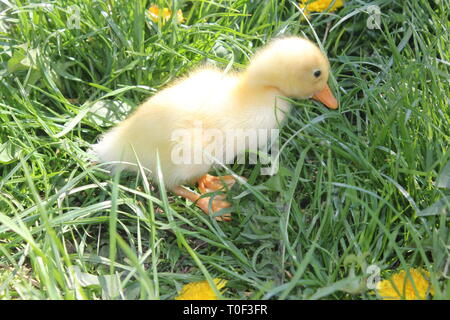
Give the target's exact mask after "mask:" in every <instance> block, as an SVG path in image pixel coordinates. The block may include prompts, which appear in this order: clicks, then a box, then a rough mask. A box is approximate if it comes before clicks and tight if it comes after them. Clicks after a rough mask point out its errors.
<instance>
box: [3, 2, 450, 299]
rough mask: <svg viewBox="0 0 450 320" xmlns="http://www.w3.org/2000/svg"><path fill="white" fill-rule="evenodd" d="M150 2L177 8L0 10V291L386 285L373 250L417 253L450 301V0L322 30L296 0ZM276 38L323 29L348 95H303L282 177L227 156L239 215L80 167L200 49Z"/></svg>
mask: <svg viewBox="0 0 450 320" xmlns="http://www.w3.org/2000/svg"><path fill="white" fill-rule="evenodd" d="M155 2H157V3H158V4H159V5H160V6H161V7H164V6H166V7H167V6H168V7H170V8H172V11H175V10H176V9H178V8H181V9H182V10H183V13H184V16H185V18H186V21H185V22H184V23H182V24H181V25H180V24H177V23H176V21H175V20H174V19H173V20H171V21H169V22H168V23H166V24H164V25H163V24H161V23H160V24H159V25H158V24H155V23H152V22H151V21H150V20H149V19H148V18H147V17H146V16H145V10H146V8H148V7H149V6H150V2H149V1H142V2H139V1H125V0H116V1H115V0H110V1H93V0H91V1H90V0H88V1H81V0H80V1H76V0H75V1H63V0H53V1H48V2H46V4H45V5H44V4H43V3H42V2H41V1H35V2H34V1H33V2H30V1H19V0H10V1H9V2H8V1H4V2H3V3H2V4H0V8H1V12H2V15H1V16H0V19H1V20H0V32H1V33H0V59H1V63H2V68H1V69H0V78H1V81H0V297H1V298H3V299H11V298H12V299H81V298H83V299H153V298H156V299H173V298H174V297H175V296H176V294H177V291H179V290H180V288H181V287H182V286H183V285H184V284H186V283H188V282H190V281H198V280H204V279H208V280H209V281H211V279H212V278H214V277H220V278H223V279H227V280H228V284H227V291H226V292H225V293H224V294H223V296H224V298H235V299H377V296H376V295H374V294H372V293H371V290H369V289H367V288H366V286H365V283H366V278H367V277H368V276H370V275H372V274H371V273H367V272H366V268H367V267H368V266H369V265H372V264H374V265H376V266H377V267H379V268H380V270H381V277H382V278H386V276H387V275H389V274H390V273H392V272H395V271H397V270H401V269H408V268H409V267H423V268H424V269H426V270H428V271H429V272H430V274H431V277H430V278H431V279H430V280H431V282H432V284H433V287H434V289H435V296H434V297H435V298H437V299H448V298H450V280H449V278H448V276H449V273H448V268H449V263H450V251H449V244H450V233H449V229H448V227H449V216H450V215H449V206H450V205H449V203H450V189H449V188H450V182H449V181H450V164H449V161H450V152H449V149H448V146H449V136H450V130H449V129H450V125H449V123H450V112H449V98H448V97H449V96H450V90H449V86H448V79H449V65H450V52H449V47H448V43H450V39H449V33H448V29H449V24H448V21H449V18H450V17H449V11H450V7H449V4H448V2H447V1H426V0H418V1H391V0H378V1H374V2H373V3H372V4H376V5H378V6H379V7H380V9H381V13H382V17H381V29H373V30H370V29H368V28H367V26H366V21H367V19H368V17H369V16H368V14H367V13H365V12H364V11H359V12H357V11H355V10H359V9H361V8H363V6H364V5H366V3H365V2H364V1H359V0H349V1H346V6H345V7H344V8H342V9H340V10H339V11H337V12H334V13H323V14H313V15H311V16H310V23H311V25H309V24H308V23H307V21H306V20H305V19H304V18H302V15H301V13H300V12H299V10H298V9H297V8H296V6H295V2H292V1H282V0H281V1H275V0H273V1H271V0H267V1H263V0H261V1H244V0H238V1H225V0H223V1H220V0H216V1H206V0H205V1H200V0H197V1H176V2H175V1H174V2H173V4H170V3H168V2H167V3H166V1H155ZM138 3H140V4H138ZM71 5H77V6H78V8H79V12H80V17H81V19H80V28H79V29H76V28H75V29H69V28H68V25H67V21H68V19H69V16H70V12H69V8H70V6H71ZM172 5H173V7H172ZM284 34H294V35H305V36H307V37H309V38H311V39H315V36H316V35H317V37H318V39H319V40H320V41H321V43H322V45H323V47H324V49H325V50H326V52H327V54H328V56H329V57H330V62H331V65H332V72H333V75H332V79H331V86H332V88H333V90H334V92H335V93H336V95H337V97H338V99H339V100H340V109H339V110H338V111H330V110H328V109H326V108H324V107H323V106H321V105H320V104H318V103H315V102H312V101H293V103H294V108H293V112H292V113H291V114H290V116H289V120H288V121H287V123H286V125H285V126H284V127H283V128H282V131H281V144H284V149H283V152H282V153H281V158H280V170H279V172H278V174H276V175H275V176H273V177H268V176H262V175H260V166H259V165H233V166H231V167H230V169H231V170H233V171H235V172H236V173H238V174H240V175H244V176H246V177H248V178H249V181H248V182H249V185H250V186H251V188H249V187H245V186H236V187H233V189H232V190H231V194H232V200H231V201H232V203H233V205H234V212H233V221H232V222H231V223H220V222H216V221H215V220H214V219H211V218H210V217H208V216H206V215H204V214H203V213H202V212H201V211H200V210H199V209H198V208H196V207H195V206H193V205H192V204H190V203H186V201H184V200H182V199H180V198H177V197H174V196H173V195H172V194H170V193H165V191H164V190H163V189H162V188H161V187H160V186H158V185H155V184H154V183H152V181H148V180H147V178H146V176H145V174H142V173H140V174H137V175H134V174H131V175H121V176H110V175H108V174H106V173H105V171H104V170H102V169H101V167H100V166H89V162H88V160H87V155H86V150H87V148H88V147H89V145H90V144H91V143H93V142H95V141H96V139H97V138H98V137H99V135H100V134H102V133H104V132H105V131H106V130H107V129H108V128H109V127H111V126H112V125H114V123H116V122H117V121H119V120H120V119H123V118H124V117H126V115H127V112H129V109H130V108H135V107H136V106H138V105H139V103H140V102H141V101H142V100H143V99H145V98H146V97H147V96H149V95H152V94H153V93H154V92H155V91H156V90H158V89H160V88H162V87H163V86H164V85H166V84H167V83H168V82H170V81H171V80H173V79H175V78H176V77H178V76H180V75H183V74H184V73H185V72H187V71H188V70H189V69H190V68H193V67H195V66H197V65H199V64H200V63H202V62H205V61H207V60H208V61H210V62H214V63H216V64H217V65H218V66H220V67H223V68H226V67H228V68H231V67H232V68H236V69H239V68H242V67H243V66H244V65H245V64H246V63H247V62H248V59H249V56H251V54H252V52H253V51H254V50H255V49H256V48H257V47H260V46H261V45H263V44H264V43H266V42H267V41H268V40H270V39H271V38H273V37H276V36H280V35H284ZM118 102H120V103H122V104H121V105H120V104H119V103H118ZM102 104H104V105H107V106H109V108H110V111H111V114H110V115H109V116H107V117H101V116H98V115H97V116H95V115H94V114H93V111H95V110H96V109H97V108H98V107H99V106H102ZM430 207H431V208H430ZM427 208H429V209H427Z"/></svg>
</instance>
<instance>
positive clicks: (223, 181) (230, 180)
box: [197, 174, 246, 221]
mask: <svg viewBox="0 0 450 320" xmlns="http://www.w3.org/2000/svg"><path fill="white" fill-rule="evenodd" d="M242 179H244V180H246V179H245V178H242ZM197 183H198V189H199V190H200V193H201V194H206V193H210V192H215V191H219V190H223V189H224V188H225V187H227V188H231V187H232V186H233V185H234V184H235V183H236V178H235V177H233V176H221V177H216V176H212V175H210V174H205V175H204V176H203V177H201V178H200V179H198V181H197ZM210 198H211V197H207V198H201V199H200V200H199V201H198V202H197V205H198V206H199V207H200V208H202V210H203V211H204V212H205V213H206V214H208V213H209V208H208V205H209V201H210ZM224 199H225V195H216V196H215V197H214V198H213V199H212V204H211V209H212V212H213V213H216V212H217V211H219V210H221V209H223V208H229V207H230V206H231V204H230V203H229V202H227V201H224ZM216 220H218V221H222V220H223V221H231V214H230V213H225V214H223V215H222V216H220V217H216Z"/></svg>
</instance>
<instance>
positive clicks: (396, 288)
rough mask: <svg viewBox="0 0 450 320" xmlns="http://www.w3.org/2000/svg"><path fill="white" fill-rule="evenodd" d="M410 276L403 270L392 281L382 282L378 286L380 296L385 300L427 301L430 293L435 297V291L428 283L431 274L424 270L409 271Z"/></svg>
mask: <svg viewBox="0 0 450 320" xmlns="http://www.w3.org/2000/svg"><path fill="white" fill-rule="evenodd" d="M409 274H410V277H408V274H407V272H406V271H405V270H402V271H400V272H398V273H396V274H394V275H393V276H392V277H391V278H390V279H388V280H383V281H380V282H379V283H378V285H377V292H378V294H379V295H380V296H381V298H382V299H383V300H402V299H404V300H425V299H426V298H427V294H428V293H430V294H432V295H434V290H433V288H432V287H431V283H430V282H429V281H428V279H429V278H430V273H429V272H427V271H425V270H422V269H409ZM411 279H412V282H411ZM413 283H414V285H413ZM414 288H415V289H414Z"/></svg>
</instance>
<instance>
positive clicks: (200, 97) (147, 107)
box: [92, 37, 338, 220]
mask: <svg viewBox="0 0 450 320" xmlns="http://www.w3.org/2000/svg"><path fill="white" fill-rule="evenodd" d="M329 68H330V66H329V62H328V60H327V58H326V57H325V56H324V54H323V53H322V52H321V51H320V49H319V48H318V47H317V46H316V45H315V44H314V43H312V42H311V41H309V40H306V39H303V38H299V37H288V38H281V39H276V40H274V41H272V42H271V43H269V44H268V45H267V46H266V47H264V48H262V49H261V50H259V51H258V52H257V53H256V54H255V56H254V57H253V58H252V59H251V61H250V64H249V66H248V67H247V69H246V70H245V71H243V72H239V73H228V74H224V73H223V71H221V70H219V69H216V68H213V67H203V68H200V69H197V70H195V71H194V72H192V73H191V74H190V75H189V76H187V77H185V78H182V79H180V80H178V81H175V82H174V83H173V84H172V85H171V86H169V87H167V88H165V89H164V90H162V91H160V92H158V93H157V94H155V95H154V96H153V97H151V98H149V99H148V100H147V101H145V102H144V103H143V104H141V105H140V106H139V107H138V108H137V109H136V111H135V112H134V113H133V114H131V115H130V116H129V117H128V118H127V119H126V120H124V121H122V122H121V123H120V124H119V125H117V126H116V127H114V128H112V129H111V130H110V131H109V132H107V133H106V134H104V135H103V136H102V137H101V139H100V141H99V142H98V143H97V144H95V145H93V146H92V151H93V153H94V154H95V155H96V157H97V159H98V161H100V162H110V161H122V162H123V164H120V166H122V168H125V169H128V170H137V166H136V163H137V159H138V160H139V162H140V163H141V164H142V166H144V167H146V168H148V169H149V170H150V171H151V172H152V173H153V177H154V178H156V174H154V173H156V162H157V157H158V156H159V159H160V164H161V172H162V177H163V181H164V184H165V186H166V188H167V189H168V190H170V191H172V192H173V193H175V194H176V195H179V196H182V197H185V198H187V199H189V200H191V201H193V202H196V204H197V206H199V207H200V208H201V209H202V210H203V211H204V212H205V213H209V210H208V205H209V201H210V200H211V201H212V202H211V208H212V211H213V212H216V211H218V210H220V209H222V208H227V207H229V206H230V204H229V203H228V202H226V201H224V200H223V197H222V198H218V197H215V198H214V199H210V198H209V197H204V198H201V199H200V195H199V194H197V193H195V192H193V191H190V190H188V189H186V188H184V187H183V186H182V185H184V184H192V183H195V182H196V181H197V182H198V185H199V190H200V192H201V193H202V194H204V193H208V192H212V191H216V190H220V189H222V188H223V187H224V186H225V185H224V184H227V185H228V186H231V185H232V184H233V183H234V182H235V181H236V180H235V178H234V177H233V176H224V177H215V176H212V175H209V174H208V171H210V169H211V167H212V166H213V165H214V161H213V160H210V161H208V160H205V158H204V157H203V156H202V153H204V151H205V148H206V147H207V146H208V147H210V146H211V145H212V148H208V150H213V152H212V153H211V154H212V155H213V156H214V157H215V158H216V159H217V158H219V159H225V160H227V163H230V162H229V160H230V159H234V158H235V157H236V156H239V155H242V154H243V153H244V152H245V146H244V147H242V146H241V147H233V148H232V149H231V152H230V150H227V154H226V155H224V154H221V153H225V148H224V147H223V144H222V143H223V141H218V140H217V141H214V140H213V141H212V142H211V138H210V137H207V135H202V134H199V128H201V130H215V131H214V132H224V131H226V130H238V129H245V130H260V129H265V130H270V129H275V128H277V127H278V124H279V122H280V121H282V120H283V118H284V117H285V114H286V113H287V112H289V109H290V105H289V103H288V102H287V101H286V100H285V99H282V97H291V98H297V99H307V98H313V99H316V100H318V101H321V102H322V103H324V104H325V105H326V106H327V107H329V108H331V109H336V108H337V107H338V102H337V100H336V99H335V98H334V96H333V94H332V93H331V90H330V88H329V86H328V84H327V81H328V75H329ZM201 130H200V131H201ZM201 132H203V131H201ZM183 135H188V136H189V137H190V138H189V139H185V140H184V142H183V143H181V145H182V146H184V147H190V148H188V149H187V150H189V151H187V152H185V154H184V156H186V155H189V156H191V157H187V158H183V159H191V161H179V157H178V156H179V152H178V151H176V150H175V149H177V148H178V147H179V146H180V142H179V140H180V137H181V139H182V138H183ZM182 140H183V139H182ZM186 141H187V142H186ZM264 143H267V141H262V142H259V143H258V147H261V146H262V145H263V144H264ZM177 150H179V149H177ZM183 150H186V149H183ZM199 154H200V157H197V156H198V155H199ZM192 156H193V158H196V157H197V160H198V159H201V160H202V161H192ZM175 158H177V161H175V160H174V159H175ZM209 159H211V158H209ZM116 166H117V165H116ZM217 218H218V220H221V219H223V220H229V219H230V218H229V215H224V216H222V218H221V217H217Z"/></svg>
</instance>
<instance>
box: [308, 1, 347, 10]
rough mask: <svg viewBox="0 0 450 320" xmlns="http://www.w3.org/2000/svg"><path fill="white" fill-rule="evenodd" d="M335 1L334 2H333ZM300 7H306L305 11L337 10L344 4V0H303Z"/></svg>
mask: <svg viewBox="0 0 450 320" xmlns="http://www.w3.org/2000/svg"><path fill="white" fill-rule="evenodd" d="M333 2H334V3H333ZM299 6H300V8H302V9H305V12H324V11H329V12H332V11H335V10H337V9H339V8H341V7H343V6H344V1H343V0H336V1H334V0H316V1H313V0H301V1H300V3H299Z"/></svg>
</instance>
